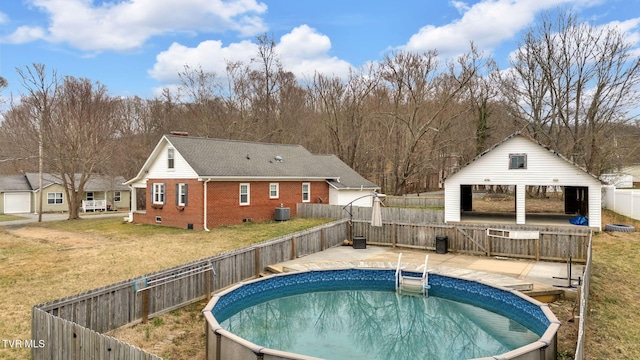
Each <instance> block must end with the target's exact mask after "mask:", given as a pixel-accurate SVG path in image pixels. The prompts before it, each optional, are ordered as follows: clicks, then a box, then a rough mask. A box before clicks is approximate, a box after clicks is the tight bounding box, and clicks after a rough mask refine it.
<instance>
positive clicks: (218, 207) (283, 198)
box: [207, 181, 329, 227]
mask: <svg viewBox="0 0 640 360" xmlns="http://www.w3.org/2000/svg"><path fill="white" fill-rule="evenodd" d="M246 183H248V184H249V189H250V198H249V205H240V182H233V181H221V182H218V181H216V182H213V181H212V182H209V184H208V189H207V192H208V200H209V201H208V211H207V213H208V215H207V217H208V223H207V226H208V227H216V226H220V225H230V224H239V223H242V222H243V219H251V221H253V222H260V221H266V220H273V219H274V213H275V208H277V207H280V205H281V204H282V206H284V207H288V208H289V209H290V210H289V211H290V215H291V216H292V217H293V216H295V215H296V204H297V203H299V202H302V183H303V182H302V181H280V182H277V183H278V187H279V196H278V198H277V199H271V198H269V184H271V183H272V182H269V181H250V182H246ZM273 183H276V182H273ZM309 183H310V184H311V196H310V201H309V202H311V203H320V202H323V203H329V185H328V184H327V183H326V182H325V181H315V182H309Z"/></svg>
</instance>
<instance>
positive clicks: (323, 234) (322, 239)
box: [320, 228, 327, 251]
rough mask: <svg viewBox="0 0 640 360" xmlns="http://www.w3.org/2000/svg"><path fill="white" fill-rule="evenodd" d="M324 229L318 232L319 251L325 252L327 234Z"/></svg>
mask: <svg viewBox="0 0 640 360" xmlns="http://www.w3.org/2000/svg"><path fill="white" fill-rule="evenodd" d="M326 230H327V229H325V228H322V229H321V230H320V249H321V250H322V251H325V250H326V249H327V234H326Z"/></svg>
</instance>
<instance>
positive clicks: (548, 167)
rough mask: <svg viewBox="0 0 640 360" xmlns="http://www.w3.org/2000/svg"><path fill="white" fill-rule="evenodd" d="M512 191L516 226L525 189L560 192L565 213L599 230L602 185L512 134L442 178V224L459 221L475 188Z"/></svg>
mask: <svg viewBox="0 0 640 360" xmlns="http://www.w3.org/2000/svg"><path fill="white" fill-rule="evenodd" d="M477 185H480V186H487V185H501V186H512V187H514V188H515V210H516V224H518V225H525V224H526V223H527V214H526V210H525V209H526V207H525V202H526V196H525V195H526V191H525V189H526V187H528V186H548V187H555V188H561V189H562V191H563V193H564V198H565V199H564V209H558V210H559V212H562V213H565V214H580V215H582V216H584V217H586V218H587V219H588V220H589V227H591V228H593V229H597V230H598V231H600V230H601V185H602V184H601V182H600V180H598V178H597V177H596V176H594V175H592V174H590V173H588V172H587V171H586V170H585V169H583V168H581V167H579V166H578V165H576V164H574V163H573V162H571V161H569V160H568V159H566V158H565V157H563V156H562V155H561V154H559V153H558V152H556V151H554V150H552V149H551V148H550V147H548V146H545V145H543V144H541V143H539V142H538V141H536V140H534V139H532V138H531V137H529V136H526V135H524V134H521V133H519V132H516V133H514V134H512V135H510V136H508V137H507V138H506V139H504V140H502V141H501V142H499V143H498V144H496V145H494V146H493V147H492V148H490V149H488V150H486V151H485V152H483V153H482V154H480V155H478V156H477V157H476V158H475V159H474V160H472V161H471V162H469V163H468V164H467V165H465V166H464V167H462V168H461V169H460V170H458V171H457V172H455V173H453V174H452V175H449V176H448V177H447V178H446V179H444V189H445V190H444V195H445V210H444V212H445V215H444V218H445V222H446V223H457V222H460V219H461V213H462V212H464V211H471V210H472V202H473V192H472V190H473V188H474V186H477Z"/></svg>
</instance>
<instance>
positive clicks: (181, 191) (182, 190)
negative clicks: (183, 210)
mask: <svg viewBox="0 0 640 360" xmlns="http://www.w3.org/2000/svg"><path fill="white" fill-rule="evenodd" d="M187 192H188V186H187V184H177V185H176V205H178V206H187Z"/></svg>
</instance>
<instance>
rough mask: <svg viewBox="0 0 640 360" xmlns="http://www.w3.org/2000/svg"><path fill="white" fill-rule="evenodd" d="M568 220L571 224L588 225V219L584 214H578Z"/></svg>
mask: <svg viewBox="0 0 640 360" xmlns="http://www.w3.org/2000/svg"><path fill="white" fill-rule="evenodd" d="M569 222H570V223H572V224H573V225H584V226H589V219H587V218H586V217H584V216H580V215H578V216H576V217H574V218H571V219H569Z"/></svg>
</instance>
